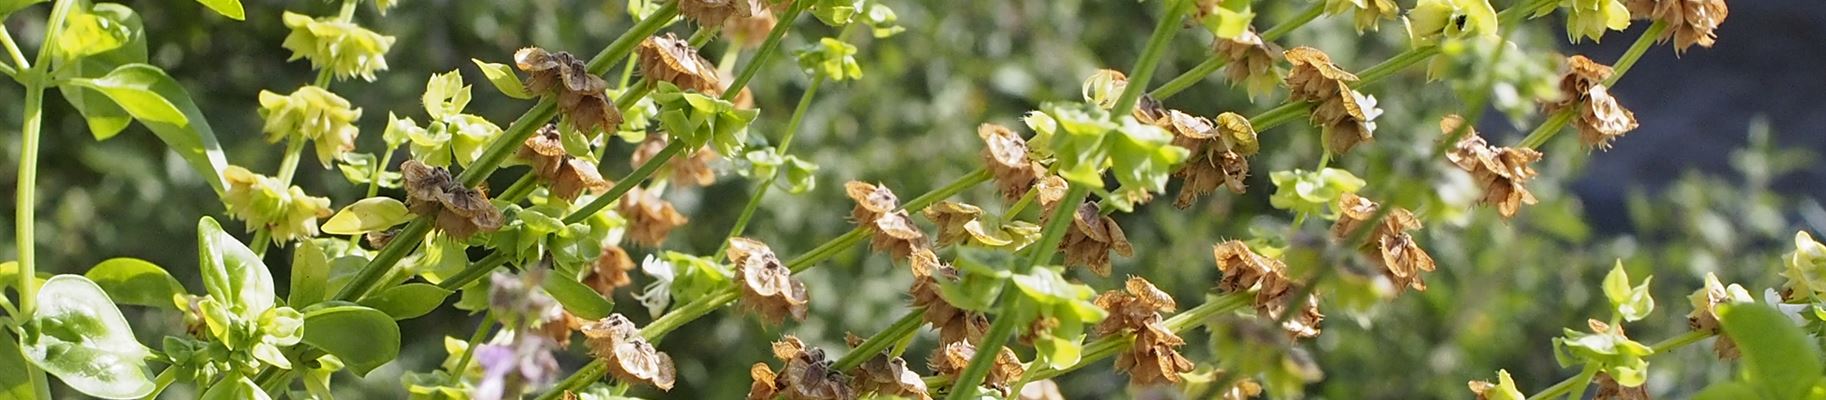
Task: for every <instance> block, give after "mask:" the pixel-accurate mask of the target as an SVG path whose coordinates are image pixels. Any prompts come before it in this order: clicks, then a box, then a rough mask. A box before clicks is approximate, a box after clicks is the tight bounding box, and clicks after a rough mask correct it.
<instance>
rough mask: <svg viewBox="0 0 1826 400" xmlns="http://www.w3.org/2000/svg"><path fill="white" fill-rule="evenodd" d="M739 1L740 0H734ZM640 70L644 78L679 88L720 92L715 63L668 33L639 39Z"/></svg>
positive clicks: (713, 93) (687, 43)
mask: <svg viewBox="0 0 1826 400" xmlns="http://www.w3.org/2000/svg"><path fill="white" fill-rule="evenodd" d="M735 1H740V0H735ZM639 51H640V73H641V75H642V76H646V77H647V79H652V80H654V81H656V82H657V81H664V82H671V83H672V84H673V85H675V86H678V87H679V88H680V89H685V90H695V91H698V92H700V93H705V94H709V95H712V96H718V95H722V94H723V85H722V83H721V82H719V80H718V77H717V73H716V65H715V64H711V63H710V61H709V60H705V59H704V57H703V56H699V55H698V54H697V49H696V48H693V47H691V43H690V42H687V41H685V40H683V39H679V38H678V36H676V35H673V34H671V33H667V34H666V35H665V36H654V37H649V38H647V40H645V41H642V42H640V50H639Z"/></svg>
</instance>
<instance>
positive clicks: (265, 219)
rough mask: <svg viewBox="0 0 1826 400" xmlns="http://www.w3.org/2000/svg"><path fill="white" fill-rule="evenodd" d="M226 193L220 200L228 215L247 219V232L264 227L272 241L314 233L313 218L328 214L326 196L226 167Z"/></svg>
mask: <svg viewBox="0 0 1826 400" xmlns="http://www.w3.org/2000/svg"><path fill="white" fill-rule="evenodd" d="M224 175H225V176H226V177H227V178H228V192H227V193H224V194H223V195H222V201H223V202H224V203H227V204H228V214H229V215H233V216H234V217H235V218H238V219H241V220H242V221H246V222H247V228H248V230H249V231H252V230H255V229H257V228H266V229H267V230H268V232H269V233H271V234H272V238H273V240H275V241H279V242H284V241H290V240H294V239H300V238H309V237H311V236H316V235H317V218H319V217H325V216H329V215H330V199H328V198H323V197H312V196H310V195H308V194H305V193H304V189H302V188H299V187H297V186H292V187H290V188H287V187H285V184H284V183H282V182H279V179H277V178H273V177H270V176H265V175H260V174H255V173H253V172H251V171H248V170H247V169H246V168H241V167H239V166H229V167H228V171H227V173H226V174H224Z"/></svg>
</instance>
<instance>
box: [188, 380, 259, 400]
mask: <svg viewBox="0 0 1826 400" xmlns="http://www.w3.org/2000/svg"><path fill="white" fill-rule="evenodd" d="M198 399H200V400H271V399H272V397H267V395H266V391H265V390H260V385H256V384H254V381H253V380H251V379H247V377H245V376H235V377H232V378H231V379H223V380H221V381H219V382H216V384H215V386H210V387H209V390H207V391H204V392H203V397H199V398H198Z"/></svg>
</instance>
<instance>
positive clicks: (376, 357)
mask: <svg viewBox="0 0 1826 400" xmlns="http://www.w3.org/2000/svg"><path fill="white" fill-rule="evenodd" d="M304 343H305V344H309V345H311V346H313V347H316V348H318V349H322V350H323V351H324V352H327V353H330V354H331V355H334V356H336V358H338V359H341V360H342V361H343V362H344V363H346V364H348V366H349V369H350V370H351V371H354V372H355V374H356V375H361V376H366V375H367V374H368V371H373V370H374V369H375V368H378V367H380V366H381V365H385V364H386V363H387V362H390V361H393V359H394V358H395V357H398V356H399V325H398V324H395V323H393V317H390V316H388V315H387V313H384V312H380V311H379V310H375V309H372V308H368V307H362V306H334V307H325V308H319V309H315V310H311V311H307V312H305V313H304Z"/></svg>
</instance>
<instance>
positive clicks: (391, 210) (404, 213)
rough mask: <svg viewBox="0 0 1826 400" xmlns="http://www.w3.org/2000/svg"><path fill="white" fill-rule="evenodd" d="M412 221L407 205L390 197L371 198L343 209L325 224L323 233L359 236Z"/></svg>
mask: <svg viewBox="0 0 1826 400" xmlns="http://www.w3.org/2000/svg"><path fill="white" fill-rule="evenodd" d="M411 220H412V212H411V211H409V210H406V203H401V202H399V200H394V199H393V198H390V197H370V198H366V199H361V201H357V202H355V204H350V205H349V206H348V207H343V208H342V211H337V212H336V216H333V217H330V220H329V221H325V222H324V223H323V232H324V233H328V234H332V235H358V234H363V233H368V232H374V231H379V230H384V229H387V228H391V227H393V226H394V225H399V224H403V223H406V221H411Z"/></svg>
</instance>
